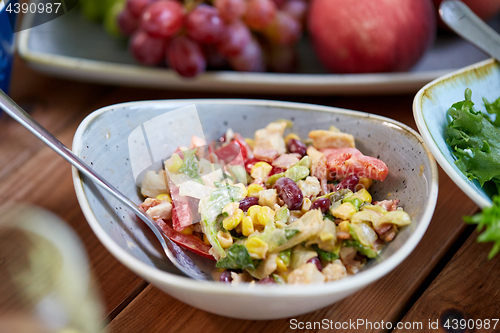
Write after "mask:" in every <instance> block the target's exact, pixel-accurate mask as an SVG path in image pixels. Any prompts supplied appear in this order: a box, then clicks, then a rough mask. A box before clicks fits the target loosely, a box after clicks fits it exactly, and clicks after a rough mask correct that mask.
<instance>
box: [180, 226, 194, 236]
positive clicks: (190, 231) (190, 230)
mask: <svg viewBox="0 0 500 333" xmlns="http://www.w3.org/2000/svg"><path fill="white" fill-rule="evenodd" d="M193 229H194V228H193V225H190V226H188V227H186V228H184V229H183V230H181V234H184V235H192V234H193Z"/></svg>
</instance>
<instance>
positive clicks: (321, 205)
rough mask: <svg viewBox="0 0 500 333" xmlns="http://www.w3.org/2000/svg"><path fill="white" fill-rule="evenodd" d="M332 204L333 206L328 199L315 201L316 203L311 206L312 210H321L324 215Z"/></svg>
mask: <svg viewBox="0 0 500 333" xmlns="http://www.w3.org/2000/svg"><path fill="white" fill-rule="evenodd" d="M330 204H331V202H330V199H328V198H319V199H316V200H314V202H313V203H312V205H311V209H310V210H313V209H321V213H323V214H324V213H326V212H327V211H328V209H329V208H330Z"/></svg>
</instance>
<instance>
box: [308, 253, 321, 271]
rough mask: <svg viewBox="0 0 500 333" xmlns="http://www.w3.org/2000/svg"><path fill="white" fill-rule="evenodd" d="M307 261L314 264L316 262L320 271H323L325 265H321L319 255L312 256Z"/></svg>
mask: <svg viewBox="0 0 500 333" xmlns="http://www.w3.org/2000/svg"><path fill="white" fill-rule="evenodd" d="M307 263H312V264H315V265H316V268H317V269H318V271H320V272H321V271H322V270H323V266H321V261H319V259H318V257H314V258H311V259H309V260H308V261H307Z"/></svg>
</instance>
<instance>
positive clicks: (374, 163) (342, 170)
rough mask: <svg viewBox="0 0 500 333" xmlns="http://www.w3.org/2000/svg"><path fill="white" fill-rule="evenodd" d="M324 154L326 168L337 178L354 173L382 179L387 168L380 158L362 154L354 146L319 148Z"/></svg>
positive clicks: (359, 175) (385, 175)
mask: <svg viewBox="0 0 500 333" xmlns="http://www.w3.org/2000/svg"><path fill="white" fill-rule="evenodd" d="M321 152H322V153H323V154H325V156H326V160H327V165H328V169H330V170H331V171H333V172H334V173H336V176H337V178H344V177H346V176H348V175H351V174H354V175H356V176H358V177H365V178H371V179H377V180H384V179H385V178H386V177H387V174H388V173H389V168H388V167H387V165H386V164H385V163H384V162H382V161H381V160H379V159H377V158H375V157H371V156H365V155H363V154H362V153H361V152H360V151H359V150H357V149H356V148H338V149H323V150H321Z"/></svg>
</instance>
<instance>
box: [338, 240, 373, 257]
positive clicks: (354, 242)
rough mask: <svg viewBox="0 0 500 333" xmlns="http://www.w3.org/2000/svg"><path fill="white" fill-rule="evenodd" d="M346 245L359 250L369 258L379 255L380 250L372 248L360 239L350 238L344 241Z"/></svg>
mask: <svg viewBox="0 0 500 333" xmlns="http://www.w3.org/2000/svg"><path fill="white" fill-rule="evenodd" d="M344 246H345V247H353V248H355V249H356V250H358V252H359V253H361V254H362V255H365V256H367V257H368V258H375V257H377V256H378V252H377V251H375V250H373V249H370V248H369V247H366V246H364V245H362V244H361V243H360V242H359V241H357V240H355V239H348V240H345V241H344Z"/></svg>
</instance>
